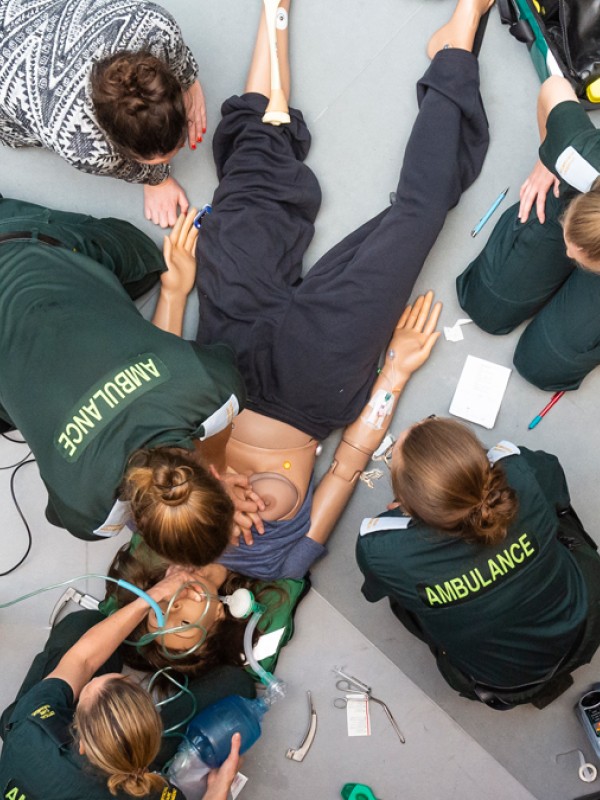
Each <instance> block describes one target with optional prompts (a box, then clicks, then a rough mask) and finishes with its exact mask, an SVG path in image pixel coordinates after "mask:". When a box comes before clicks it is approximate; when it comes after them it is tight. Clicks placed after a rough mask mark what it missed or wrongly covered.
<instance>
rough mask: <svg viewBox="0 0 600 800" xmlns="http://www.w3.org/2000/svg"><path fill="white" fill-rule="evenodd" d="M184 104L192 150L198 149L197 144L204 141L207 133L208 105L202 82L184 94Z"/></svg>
mask: <svg viewBox="0 0 600 800" xmlns="http://www.w3.org/2000/svg"><path fill="white" fill-rule="evenodd" d="M183 104H184V106H185V115H186V117H187V124H188V142H189V145H190V149H191V150H195V149H196V144H197V142H201V141H202V135H203V134H205V133H206V105H205V103H204V92H203V91H202V87H201V86H200V81H198V80H195V81H194V82H193V83H192V85H191V86H190V88H189V89H188V90H187V91H186V92H184V93H183Z"/></svg>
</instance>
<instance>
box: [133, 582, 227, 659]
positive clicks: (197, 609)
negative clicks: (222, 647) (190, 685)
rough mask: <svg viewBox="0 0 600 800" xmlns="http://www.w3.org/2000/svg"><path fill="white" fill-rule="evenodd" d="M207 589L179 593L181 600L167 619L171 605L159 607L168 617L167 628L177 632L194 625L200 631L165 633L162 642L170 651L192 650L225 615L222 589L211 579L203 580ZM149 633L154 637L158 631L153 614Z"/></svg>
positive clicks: (191, 588)
mask: <svg viewBox="0 0 600 800" xmlns="http://www.w3.org/2000/svg"><path fill="white" fill-rule="evenodd" d="M201 581H202V584H203V586H201V585H200V584H193V585H191V586H187V587H186V588H185V589H183V590H182V591H180V592H179V594H178V595H177V599H176V600H175V602H174V603H172V604H171V609H170V611H169V613H168V615H167V608H168V606H169V603H168V601H163V602H161V603H159V606H160V607H161V610H162V611H163V613H164V614H165V627H166V628H175V627H178V626H180V625H190V624H191V625H194V623H197V625H198V626H199V627H190V628H185V629H184V630H181V631H177V632H173V633H165V634H164V635H163V636H159V637H158V641H159V642H160V644H162V645H163V646H164V647H166V648H167V649H168V650H189V649H190V648H191V647H193V646H194V645H196V644H198V642H202V641H203V640H204V638H205V635H206V634H205V631H206V632H208V631H210V629H211V628H212V626H213V625H214V623H215V622H216V621H217V620H218V619H221V617H223V615H224V613H225V612H224V609H223V604H222V603H221V601H220V600H219V598H218V589H219V585H220V584H217V582H216V581H215V580H214V579H212V578H211V577H210V576H207V577H205V576H204V575H203V576H202V578H201ZM147 624H148V631H149V632H150V633H154V632H155V631H157V630H158V623H157V620H156V614H155V613H154V611H152V610H150V613H149V614H148V623H147Z"/></svg>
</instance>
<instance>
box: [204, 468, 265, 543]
mask: <svg viewBox="0 0 600 800" xmlns="http://www.w3.org/2000/svg"><path fill="white" fill-rule="evenodd" d="M210 471H211V472H212V474H213V475H214V476H215V478H217V479H218V480H220V481H221V483H222V484H223V488H224V489H225V491H226V492H227V494H228V495H229V497H230V498H231V500H232V502H233V505H234V506H235V512H234V515H233V522H234V526H233V531H232V534H231V544H233V545H237V544H239V538H240V536H243V537H244V541H245V542H246V544H252V542H253V541H254V539H253V538H252V531H251V528H252V526H253V525H254V527H255V528H256V530H257V531H258V533H264V532H265V526H264V524H263V521H262V519H261V518H260V516H259V513H258V512H259V511H264V510H265V504H264V502H263V501H262V499H261V497H260V496H259V495H258V494H256V492H255V491H254V490H253V489H252V486H251V485H250V481H249V480H248V476H247V475H239V474H238V473H237V472H227V473H225V474H224V475H219V473H218V472H217V470H216V469H215V468H214V466H213V465H212V464H211V467H210Z"/></svg>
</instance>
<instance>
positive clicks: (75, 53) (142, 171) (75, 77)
mask: <svg viewBox="0 0 600 800" xmlns="http://www.w3.org/2000/svg"><path fill="white" fill-rule="evenodd" d="M142 49H146V50H148V51H149V52H151V53H152V54H153V55H154V56H156V57H157V58H160V59H162V60H163V61H165V62H166V63H167V64H168V65H169V66H170V67H171V69H172V71H173V73H174V75H175V76H176V77H177V79H178V80H179V81H180V83H181V84H182V86H183V87H184V89H185V88H187V87H189V86H190V85H191V84H192V83H193V81H194V79H195V77H196V73H197V71H198V65H197V63H196V61H195V59H194V57H193V55H192V54H191V52H190V50H189V49H188V47H187V46H186V45H185V43H184V41H183V39H182V36H181V31H180V30H179V26H178V25H177V23H176V22H175V20H174V19H173V17H172V16H171V15H170V14H169V13H168V12H166V11H165V10H164V9H163V8H161V7H160V6H158V5H156V4H155V3H149V2H145V1H144V0H0V143H2V144H6V145H8V146H9V147H47V148H48V149H49V150H53V151H54V152H55V153H58V155H60V156H62V158H64V159H65V160H66V161H68V162H69V164H72V165H73V166H74V167H76V168H77V169H80V170H82V171H83V172H89V173H93V174H94V175H111V176H113V177H115V178H122V179H124V180H126V181H131V182H133V183H148V184H153V185H156V184H158V183H161V182H162V181H163V180H164V179H165V178H166V177H167V176H168V174H169V173H168V166H166V165H165V164H159V165H155V166H149V165H145V164H139V163H138V162H136V161H133V160H132V159H128V158H126V157H124V156H123V155H121V154H120V153H119V152H118V151H117V150H116V149H115V148H114V147H113V145H112V144H111V143H110V141H108V139H107V138H106V135H105V133H104V132H103V130H102V129H101V128H100V126H99V125H98V123H97V122H96V119H95V116H94V110H93V108H92V103H91V100H90V96H89V76H90V70H91V66H92V64H93V63H95V62H96V61H98V60H100V59H102V58H105V57H106V56H109V55H112V54H113V53H115V52H117V51H120V50H133V51H138V50H142Z"/></svg>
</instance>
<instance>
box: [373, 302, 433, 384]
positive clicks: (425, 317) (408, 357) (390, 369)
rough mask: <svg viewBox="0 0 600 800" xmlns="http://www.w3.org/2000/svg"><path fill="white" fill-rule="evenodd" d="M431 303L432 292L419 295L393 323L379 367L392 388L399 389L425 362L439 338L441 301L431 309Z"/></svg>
mask: <svg viewBox="0 0 600 800" xmlns="http://www.w3.org/2000/svg"><path fill="white" fill-rule="evenodd" d="M432 303H433V292H427V294H426V295H420V296H419V297H417V299H416V300H415V302H414V304H413V305H412V306H406V308H405V309H404V313H403V314H402V316H401V317H400V321H399V322H398V324H397V325H396V330H395V331H394V335H393V336H392V339H391V341H390V343H389V345H388V348H387V350H386V356H385V364H384V366H383V369H382V375H383V376H384V378H387V379H388V381H389V383H390V389H391V390H392V391H397V390H398V389H402V387H403V386H404V384H405V383H406V381H407V380H408V379H409V377H410V376H411V375H412V373H413V372H415V371H416V370H418V369H419V367H420V366H422V365H423V364H424V363H425V362H426V361H427V359H428V358H429V356H430V354H431V351H432V349H433V345H434V344H435V343H436V342H437V340H438V339H439V337H440V334H439V331H436V330H435V326H436V325H437V322H438V319H439V316H440V312H441V310H442V304H441V303H436V304H435V305H434V306H433V308H432V307H431V304H432ZM392 353H393V357H392V355H391V354H392Z"/></svg>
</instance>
